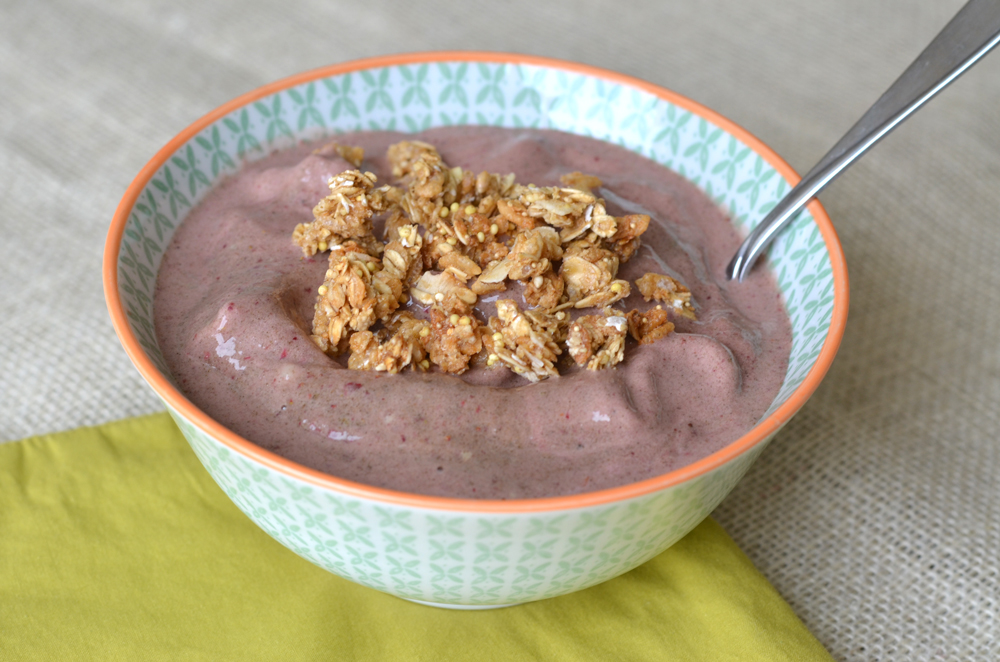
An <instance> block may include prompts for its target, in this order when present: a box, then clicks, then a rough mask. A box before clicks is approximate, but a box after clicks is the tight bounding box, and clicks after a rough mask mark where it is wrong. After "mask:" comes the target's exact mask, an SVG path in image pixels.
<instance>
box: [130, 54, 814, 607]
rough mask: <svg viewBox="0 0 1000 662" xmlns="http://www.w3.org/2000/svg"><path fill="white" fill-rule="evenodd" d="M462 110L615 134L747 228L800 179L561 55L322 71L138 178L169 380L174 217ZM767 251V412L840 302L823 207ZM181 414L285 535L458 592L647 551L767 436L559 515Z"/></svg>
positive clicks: (146, 264)
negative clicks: (739, 452) (287, 468)
mask: <svg viewBox="0 0 1000 662" xmlns="http://www.w3.org/2000/svg"><path fill="white" fill-rule="evenodd" d="M455 124H476V125H493V126H505V127H538V128H552V129H559V130H563V131H568V132H571V133H577V134H582V135H586V136H591V137H594V138H598V139H602V140H606V141H609V142H613V143H616V144H618V145H621V146H623V147H625V148H627V149H631V150H633V151H635V152H638V153H640V154H643V155H644V156H647V157H649V158H650V159H652V160H654V161H657V162H659V163H662V164H664V165H666V166H668V167H670V168H672V169H673V170H675V171H677V172H679V173H680V174H682V175H683V176H685V177H686V178H687V179H689V180H690V181H692V182H694V183H695V184H696V185H698V186H699V187H700V188H701V189H702V190H703V191H705V192H706V193H707V194H708V195H709V196H710V197H711V198H712V199H713V200H714V201H715V202H716V203H717V204H719V205H720V207H722V208H724V209H726V210H727V211H728V213H729V215H730V217H731V218H732V220H733V222H734V224H736V225H737V226H740V227H741V228H743V229H745V230H749V228H750V227H752V226H753V225H754V224H756V222H758V221H759V219H760V218H762V217H763V216H764V214H766V212H767V211H768V210H769V209H770V208H771V207H773V206H774V204H775V203H776V202H777V201H778V200H779V199H780V198H781V196H782V195H783V194H784V193H785V192H786V191H787V190H788V182H786V181H785V180H784V178H782V177H781V176H780V175H779V174H778V173H777V172H776V171H775V170H774V169H773V168H772V167H771V166H770V165H769V164H767V163H766V162H765V161H764V160H763V159H762V158H761V157H760V156H759V155H758V154H757V153H755V152H753V151H752V150H751V149H750V148H749V147H748V146H747V145H745V144H744V143H742V142H741V141H739V140H738V139H736V138H735V137H734V136H732V135H731V134H729V133H726V132H725V131H723V130H722V129H721V128H719V127H717V126H715V125H714V124H712V123H711V122H709V121H707V120H705V119H703V118H701V117H699V116H697V115H693V114H692V113H690V112H689V111H686V110H684V109H683V108H681V107H678V106H676V105H674V104H672V103H669V102H667V101H665V100H663V99H660V98H659V97H656V96H655V95H653V94H650V93H648V92H645V91H643V90H640V89H636V88H633V87H630V86H628V85H626V84H619V83H616V82H609V81H607V80H603V79H601V78H598V77H595V76H592V75H587V74H581V73H576V72H572V71H566V70H563V69H560V68H559V67H557V66H536V65H513V64H493V63H470V62H461V61H458V62H447V63H446V62H440V63H437V62H436V63H427V64H415V65H401V66H391V67H383V68H374V69H368V70H363V71H357V72H352V73H347V74H343V75H338V76H332V77H328V78H322V79H317V80H314V81H311V82H307V83H304V84H300V85H297V86H294V87H291V88H288V89H285V90H282V91H280V92H277V93H275V94H272V95H270V96H268V97H265V98H262V99H259V100H258V101H255V102H253V103H251V104H248V105H246V106H244V107H242V108H240V109H238V110H235V111H233V112H231V113H230V114H229V115H227V116H225V117H223V118H220V119H219V120H217V121H215V122H213V123H212V124H211V125H209V126H207V127H206V128H204V129H203V130H202V131H201V132H200V133H199V134H198V135H197V136H195V137H194V138H193V139H192V140H190V141H188V142H187V143H186V144H184V145H183V146H181V147H180V148H179V149H177V151H176V152H175V153H174V154H173V155H171V156H170V158H169V159H168V160H167V162H166V163H165V164H164V165H163V166H162V167H161V168H160V170H159V171H157V172H156V173H155V175H154V176H153V178H152V179H151V180H150V182H149V184H148V185H147V186H146V187H145V189H144V190H143V192H142V193H141V194H140V196H139V198H138V200H137V202H136V204H135V205H134V207H133V209H132V211H131V213H130V215H129V221H128V223H127V224H126V228H125V234H124V236H123V239H122V244H121V248H120V251H119V260H118V276H119V291H120V295H121V298H122V302H123V304H124V306H125V309H126V312H127V315H128V319H129V323H130V325H131V327H132V330H133V331H134V332H135V334H136V337H137V338H138V339H139V342H140V344H141V345H142V347H143V348H144V349H145V351H146V353H147V354H148V356H149V357H150V359H151V360H152V361H153V362H154V364H155V365H156V366H157V367H158V368H159V370H160V371H161V372H162V373H163V374H164V375H165V376H166V377H167V378H168V379H170V375H169V372H168V370H167V368H166V365H165V363H164V361H163V357H162V354H161V353H160V350H159V347H158V346H157V343H156V338H155V334H154V332H153V316H152V295H153V289H154V286H155V277H156V276H155V274H156V272H157V269H158V268H159V264H160V258H161V256H162V253H163V250H164V249H165V248H166V246H167V244H168V243H169V242H170V238H171V236H172V234H173V232H174V230H175V229H176V228H177V226H178V225H179V224H180V222H181V221H182V220H183V219H184V217H185V216H186V214H187V213H188V212H189V211H190V209H191V208H192V206H193V205H196V204H197V203H198V201H199V200H200V199H201V198H202V197H203V196H204V195H205V193H206V192H207V191H208V190H209V189H210V188H211V187H212V185H213V184H214V183H215V182H216V181H218V180H219V178H220V177H223V176H225V175H228V174H232V173H234V172H236V171H237V170H238V169H239V167H240V164H241V162H243V161H245V160H253V159H256V158H260V157H262V156H265V155H266V154H268V153H270V152H272V151H274V150H276V149H280V148H282V147H287V146H291V145H293V144H296V143H297V142H299V141H301V140H315V139H321V138H323V137H325V136H330V135H334V134H337V133H342V132H346V131H355V130H365V129H373V130H380V129H381V130H399V131H407V132H413V131H419V130H423V129H426V128H430V127H437V126H448V125H455ZM769 257H770V260H771V265H772V267H773V269H774V270H775V273H776V274H777V278H778V283H779V287H780V289H781V292H782V294H783V296H784V299H785V302H786V307H787V309H788V313H789V315H790V317H791V323H792V349H791V355H790V359H789V367H788V371H787V373H786V376H785V380H784V383H783V385H782V388H781V390H780V392H779V394H778V397H777V398H776V399H775V401H774V403H773V404H772V406H771V408H770V409H769V410H768V412H767V413H766V414H765V415H764V416H765V417H766V416H767V415H769V414H770V413H771V412H772V411H774V410H775V409H776V408H777V407H778V406H780V405H781V404H782V403H783V402H784V401H785V400H786V399H787V398H788V396H789V395H790V394H791V393H792V392H793V391H794V390H795V389H796V388H797V387H798V386H799V385H800V384H801V383H802V381H803V379H804V378H805V376H806V374H807V373H808V371H809V369H810V368H811V367H812V365H813V364H814V363H815V361H816V358H817V356H818V355H819V351H820V349H821V346H822V344H823V342H824V340H825V338H826V335H827V332H828V329H829V326H830V322H831V318H832V310H833V278H832V271H831V264H830V258H829V254H828V252H827V250H826V246H825V244H824V242H823V239H822V237H821V235H820V233H819V230H818V228H817V226H816V225H815V223H814V222H813V218H812V217H811V215H810V214H809V213H808V211H805V212H803V213H802V214H801V215H800V216H799V218H798V220H797V221H796V222H795V223H794V224H793V225H792V226H791V227H790V228H789V229H787V230H786V231H785V232H784V233H783V234H782V235H781V237H780V238H779V240H778V241H776V242H775V243H774V244H773V245H772V247H771V249H770V251H769ZM175 418H176V419H177V420H178V423H179V424H180V425H181V427H182V430H184V433H185V435H186V436H187V438H188V439H189V441H190V442H191V444H192V446H193V447H194V448H195V450H196V452H197V453H198V455H199V457H200V458H201V459H202V462H204V463H205V466H206V467H207V468H208V470H209V471H210V473H212V475H213V476H214V477H215V479H216V480H217V481H218V482H219V484H220V485H221V486H222V487H223V489H224V490H225V491H226V492H227V493H228V494H229V495H230V496H231V497H232V498H233V500H234V501H235V502H236V503H237V504H238V505H239V506H240V507H241V508H242V509H243V510H244V512H246V513H247V514H248V515H249V516H250V517H251V519H253V520H254V521H255V522H257V523H258V524H260V525H261V527H262V528H264V530H265V531H267V532H268V533H270V534H271V535H272V536H274V537H275V538H276V539H278V540H279V541H281V542H282V543H283V544H285V545H286V546H288V547H289V548H291V549H293V550H294V551H296V552H297V553H299V554H300V555H302V556H304V557H305V558H308V559H310V560H312V561H314V562H316V563H318V564H319V565H321V566H323V567H325V568H328V569H330V570H331V571H333V572H335V573H337V574H340V575H343V576H345V577H349V578H351V579H354V580H355V581H358V582H360V583H362V584H366V585H369V586H373V587H375V588H379V589H382V590H387V591H390V592H393V593H397V594H399V595H404V596H406V597H411V598H414V599H419V600H426V601H432V602H452V603H454V602H460V601H461V602H465V603H469V601H472V603H478V604H500V603H505V602H518V601H523V600H527V599H533V598H532V597H530V596H536V597H537V596H548V595H556V594H559V593H564V592H567V591H568V590H575V589H576V588H581V587H583V586H587V585H591V584H595V583H598V582H600V581H603V580H604V579H607V578H609V577H612V576H615V575H616V574H619V573H620V572H623V571H624V570H627V569H628V568H630V567H634V566H635V565H637V564H638V563H641V562H642V561H644V560H645V559H648V558H650V557H652V556H653V555H655V554H656V553H659V551H661V550H662V549H665V548H666V546H668V545H669V544H671V543H672V542H674V541H675V540H677V539H679V538H680V537H681V536H682V535H683V534H684V533H686V532H687V531H688V530H689V529H690V528H692V527H693V526H694V525H695V524H697V522H699V521H700V520H701V519H702V518H703V517H705V516H706V515H707V514H708V513H709V512H710V511H711V509H712V508H713V507H714V506H715V504H716V503H718V499H716V498H715V495H724V494H725V493H726V492H727V491H728V489H729V488H730V487H732V485H733V484H735V482H736V480H738V479H739V477H740V476H741V475H742V474H743V472H744V471H745V470H746V468H747V467H748V466H749V464H750V462H751V461H752V459H753V457H754V456H756V454H757V453H759V452H760V450H761V449H763V447H764V446H765V445H766V444H763V443H762V444H759V445H758V446H757V447H755V449H753V450H752V451H750V452H748V453H746V454H744V456H742V457H741V458H738V459H737V460H734V461H733V462H731V463H730V464H728V465H726V466H724V467H720V468H719V469H717V470H715V471H713V472H710V473H709V474H707V475H705V476H702V477H701V478H698V479H695V480H692V481H690V482H688V483H685V484H684V485H681V486H677V487H675V488H671V489H668V490H666V491H664V492H661V493H657V494H655V495H650V496H648V497H642V498H638V499H634V500H632V501H628V502H624V503H619V504H616V505H613V506H607V507H604V508H591V509H584V510H582V511H579V512H578V511H565V512H564V513H563V515H561V516H560V517H561V518H562V519H559V518H556V519H555V520H553V519H552V518H543V517H538V516H534V517H527V516H524V517H521V516H505V517H491V516H479V515H477V516H472V515H469V514H467V513H465V514H453V515H447V514H445V513H440V512H426V513H425V512H417V511H415V510H413V509H399V508H395V507H390V506H379V507H378V508H377V509H376V508H375V507H374V506H372V505H370V504H368V503H367V502H363V501H360V500H351V499H348V498H346V497H343V496H341V495H338V494H334V493H332V492H327V491H325V490H320V489H318V488H315V487H310V486H308V485H305V484H297V483H296V481H294V480H292V479H289V478H287V477H283V476H279V475H277V474H275V473H273V472H272V471H271V470H269V469H265V468H262V467H260V466H258V465H255V464H252V463H250V462H249V461H248V460H246V459H244V458H242V457H238V456H236V455H235V454H234V453H231V452H229V451H227V450H226V449H225V447H223V446H222V445H221V444H219V443H218V442H215V441H213V440H211V439H209V438H207V437H206V436H205V435H204V434H202V433H200V432H199V431H197V430H195V429H194V428H193V427H192V426H191V425H188V424H186V423H185V422H184V421H183V420H182V419H181V418H180V417H179V416H177V415H176V414H175ZM722 487H725V489H722ZM253 495H256V496H253ZM718 498H719V499H721V496H719V497H718ZM646 512H650V513H654V514H655V516H654V517H651V518H650V519H649V520H648V522H649V524H641V523H640V518H639V517H638V516H637V515H634V514H635V513H646ZM407 513H409V514H407ZM279 514H280V516H279ZM356 515H361V517H360V519H359V518H358V517H357V516H356ZM397 520H399V521H398V522H397ZM293 522H294V524H293ZM588 522H590V523H591V524H592V525H590V524H587V523H588ZM623 522H624V523H623ZM628 522H633V524H628ZM629 527H633V528H629ZM390 531H391V533H389V532H390ZM550 531H552V532H553V533H551V534H550V533H548V532H550ZM555 531H558V532H559V533H558V535H557V534H556V533H554V532H555ZM487 532H492V533H489V534H487ZM423 533H426V534H428V535H429V536H430V537H429V538H427V539H428V540H432V541H435V542H433V543H430V544H431V545H432V546H431V547H427V548H418V547H415V546H414V545H413V544H412V541H413V540H417V539H423V535H422V534H423ZM584 534H585V535H584ZM571 539H572V540H575V541H576V543H571V542H570V540H571ZM484 569H485V570H484ZM484 572H485V574H482V573H484ZM581 582H582V583H581ZM570 584H573V587H572V588H567V587H568V586H569V585H570ZM536 589H538V591H540V592H537V591H536V592H533V591H535V590H536Z"/></svg>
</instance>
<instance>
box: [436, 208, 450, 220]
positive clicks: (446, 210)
mask: <svg viewBox="0 0 1000 662" xmlns="http://www.w3.org/2000/svg"><path fill="white" fill-rule="evenodd" d="M438 214H439V215H440V216H441V218H444V217H446V216H447V215H448V208H447V207H441V211H440V212H438Z"/></svg>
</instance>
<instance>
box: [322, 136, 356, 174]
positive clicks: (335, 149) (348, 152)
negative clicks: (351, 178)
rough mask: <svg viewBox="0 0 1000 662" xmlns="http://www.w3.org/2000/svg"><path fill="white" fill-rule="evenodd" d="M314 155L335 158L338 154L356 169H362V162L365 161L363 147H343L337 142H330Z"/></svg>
mask: <svg viewBox="0 0 1000 662" xmlns="http://www.w3.org/2000/svg"><path fill="white" fill-rule="evenodd" d="M313 154H317V155H319V156H333V155H334V154H336V155H337V156H339V157H340V158H342V159H344V160H345V161H347V162H348V163H350V164H351V165H352V166H354V167H355V168H360V167H361V162H362V161H364V160H365V150H364V148H363V147H354V146H351V145H341V144H340V143H338V142H337V141H336V140H334V141H332V142H328V143H327V144H325V145H323V146H322V147H320V148H319V149H315V150H313Z"/></svg>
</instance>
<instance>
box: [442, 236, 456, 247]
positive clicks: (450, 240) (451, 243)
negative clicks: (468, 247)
mask: <svg viewBox="0 0 1000 662" xmlns="http://www.w3.org/2000/svg"><path fill="white" fill-rule="evenodd" d="M445 241H447V242H448V245H449V246H455V245H457V244H458V239H456V238H455V237H448V238H447V239H446V240H445Z"/></svg>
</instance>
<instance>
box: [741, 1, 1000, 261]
mask: <svg viewBox="0 0 1000 662" xmlns="http://www.w3.org/2000/svg"><path fill="white" fill-rule="evenodd" d="M997 43H1000V0H969V2H968V3H966V5H965V6H964V7H962V9H961V10H959V12H958V13H957V14H956V15H955V17H954V18H953V19H951V21H950V22H949V23H948V25H946V26H945V27H944V29H943V30H941V32H940V33H939V34H938V36H936V37H934V41H932V42H931V43H930V44H929V45H928V46H927V48H925V49H924V51H923V52H922V53H921V54H920V56H919V57H918V58H917V59H916V60H914V61H913V64H911V65H910V66H909V67H908V68H907V69H906V71H904V72H903V75H902V76H900V77H899V78H898V79H897V80H896V82H895V83H893V84H892V87H890V88H889V89H888V90H886V92H885V94H883V95H882V96H881V97H880V98H879V100H878V101H876V102H875V105H874V106H872V107H871V108H869V109H868V112H866V113H865V114H864V116H862V118H861V119H860V120H858V123H857V124H855V125H854V126H853V127H852V128H851V130H850V131H848V132H847V134H846V135H845V136H844V137H843V138H841V139H840V141H839V142H838V143H837V144H836V145H834V146H833V148H832V149H831V150H830V151H829V152H827V154H826V156H824V157H823V158H822V159H820V162H819V163H817V164H816V165H815V166H814V167H813V169H812V170H810V171H809V172H808V173H807V174H806V176H805V177H803V178H802V181H800V182H799V183H798V184H797V185H796V186H795V187H794V188H793V189H792V190H791V191H789V192H788V195H786V196H785V197H784V198H782V199H781V201H780V202H778V204H777V205H775V207H774V209H772V210H771V212H770V213H769V214H768V215H767V216H765V217H764V220H762V221H761V222H760V224H759V225H758V226H757V227H756V228H754V229H753V231H752V232H750V235H749V236H748V237H747V238H746V240H745V241H744V242H743V244H742V245H741V246H740V248H739V250H737V251H736V255H735V256H733V259H732V261H731V262H730V263H729V266H728V267H726V275H727V276H728V277H729V279H730V280H733V279H736V280H738V281H742V280H743V278H744V276H746V274H747V272H748V271H750V268H751V267H753V265H754V262H756V261H757V258H758V257H760V254H761V253H763V252H764V250H765V249H766V248H767V247H768V246H769V245H770V243H771V242H772V241H774V238H775V237H776V236H777V235H778V233H780V232H781V231H782V230H783V229H784V228H785V227H786V226H787V225H788V224H789V223H791V222H792V220H793V219H794V218H795V215H796V214H797V213H798V212H799V210H801V209H802V207H804V206H805V205H806V203H807V202H809V201H810V200H811V199H812V198H813V197H815V196H816V194H818V193H819V192H820V191H821V190H823V187H825V186H826V185H827V184H829V183H830V182H831V181H833V179H834V178H835V177H837V175H839V174H840V173H841V172H843V171H844V170H845V169H846V168H847V166H849V165H851V163H853V162H854V160H855V159H857V158H858V157H859V156H861V155H862V154H864V153H865V152H866V151H867V150H868V148H870V147H871V146H872V145H874V144H875V143H877V142H878V141H879V140H881V139H882V138H883V137H885V136H886V135H887V134H888V133H889V132H890V131H892V130H893V129H894V128H896V126H897V125H899V124H900V123H901V122H902V121H903V120H905V119H906V118H907V117H909V116H910V114H911V113H913V111H915V110H916V109H917V108H919V107H920V106H922V105H923V104H924V102H926V101H927V100H928V99H930V98H931V97H933V96H934V95H935V94H937V93H938V92H940V91H941V90H943V89H944V88H945V87H947V85H948V84H949V83H951V82H952V81H953V80H955V79H956V78H958V77H959V76H961V75H962V74H963V73H965V70H966V69H968V68H969V67H971V66H972V65H973V64H975V63H976V62H977V61H978V60H979V58H981V57H982V56H984V55H986V53H987V52H989V50H990V49H991V48H993V47H994V46H996V45H997Z"/></svg>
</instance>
